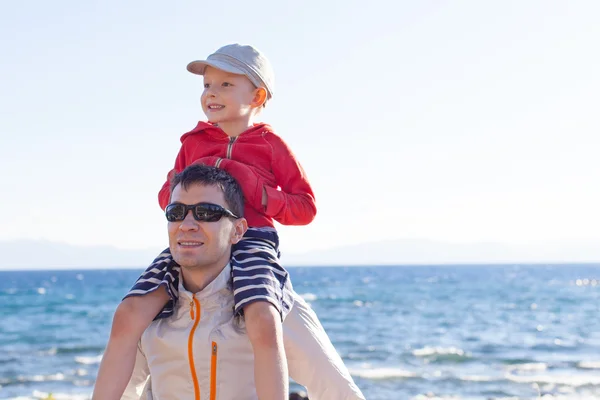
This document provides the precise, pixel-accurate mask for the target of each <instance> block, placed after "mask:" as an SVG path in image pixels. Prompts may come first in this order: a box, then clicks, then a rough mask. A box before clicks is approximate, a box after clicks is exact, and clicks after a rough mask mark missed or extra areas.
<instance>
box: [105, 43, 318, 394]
mask: <svg viewBox="0 0 600 400" xmlns="http://www.w3.org/2000/svg"><path fill="white" fill-rule="evenodd" d="M187 69H188V71H190V72H191V73H194V74H197V75H203V76H204V92H203V93H202V97H201V103H202V110H203V111H204V113H205V114H206V116H207V118H208V122H199V123H198V125H197V126H196V128H195V129H194V130H192V131H191V132H188V133H186V134H185V135H183V136H182V137H181V142H182V146H181V150H180V151H179V154H178V155H177V159H176V161H175V168H174V169H173V170H172V171H171V172H170V173H169V175H168V179H167V182H165V184H164V185H163V187H162V189H161V190H160V192H159V196H158V197H159V203H160V206H161V207H162V208H163V209H164V208H165V207H166V206H167V205H168V203H169V180H170V178H171V176H172V175H173V174H175V173H178V172H181V171H182V170H183V169H185V167H187V166H188V165H190V164H194V163H201V164H207V165H211V166H216V167H219V168H222V169H225V170H226V171H228V172H229V173H230V174H231V175H232V176H233V177H234V178H236V180H237V181H238V182H239V183H240V185H241V186H242V190H243V192H244V196H245V200H246V205H245V210H244V213H245V218H246V219H247V221H248V225H249V227H250V228H249V229H248V231H247V233H246V235H245V236H244V239H243V240H241V241H240V242H239V243H238V244H236V245H235V246H234V248H233V251H232V259H231V265H232V270H233V289H234V300H235V313H236V314H239V315H242V314H243V315H244V320H245V323H246V330H247V334H248V337H249V339H250V342H251V344H252V347H253V350H254V366H255V368H254V371H255V372H254V374H255V383H256V391H257V395H258V397H259V398H260V399H261V400H270V399H273V400H282V399H287V398H288V368H287V362H286V359H285V351H284V348H283V339H282V328H281V324H282V320H283V319H284V318H285V316H286V314H287V313H288V312H289V310H290V309H291V307H292V305H293V299H292V295H291V292H292V290H293V289H292V285H291V282H290V279H289V276H288V273H287V271H286V270H285V269H283V268H282V267H281V265H280V264H279V250H278V246H279V243H278V242H279V239H278V236H277V232H276V230H275V229H274V224H273V220H275V221H278V222H279V223H281V224H285V225H305V224H308V223H310V222H311V221H312V220H313V219H314V217H315V214H316V206H315V199H314V195H313V192H312V189H311V187H310V184H309V182H308V180H307V178H306V175H305V173H304V171H303V169H302V167H301V166H300V164H299V163H298V161H297V160H296V158H295V157H294V155H293V153H292V151H291V150H290V149H289V148H288V146H287V145H286V144H285V142H284V141H283V140H282V139H281V138H280V137H278V136H277V135H276V134H275V133H273V131H272V129H271V128H270V127H269V126H268V125H266V124H262V123H255V122H254V120H255V118H256V117H257V115H258V114H259V113H260V111H261V109H262V108H263V107H264V106H265V104H266V102H267V101H268V100H270V99H271V97H272V95H273V83H274V79H273V71H272V69H271V66H270V64H269V62H268V60H267V59H266V58H265V57H264V56H263V55H262V54H261V53H260V52H259V51H258V50H256V49H255V48H253V47H251V46H241V45H237V44H232V45H227V46H224V47H222V48H220V49H219V50H217V51H216V52H215V53H214V54H211V55H210V56H209V57H208V58H207V59H206V60H203V61H194V62H191V63H190V64H188V66H187ZM181 245H182V246H190V247H196V246H201V244H198V243H182V244H181ZM161 260H165V262H164V263H161ZM170 261H171V258H170V253H169V251H168V249H167V250H165V251H164V252H163V253H162V254H161V255H159V257H158V258H157V259H156V260H155V262H154V263H153V264H152V265H151V267H149V268H148V269H147V270H146V272H145V273H144V274H142V276H141V277H140V278H139V279H138V281H137V282H136V284H135V285H134V287H133V288H132V290H131V291H130V292H129V293H128V294H127V296H126V297H125V299H124V300H123V302H122V303H121V304H120V305H119V307H118V308H117V311H116V312H115V316H114V320H113V326H112V330H111V336H110V340H109V343H108V346H107V349H106V351H105V353H104V357H103V361H102V364H101V366H100V371H99V373H98V379H97V381H96V386H95V390H94V396H93V397H94V399H99V400H106V399H118V398H120V396H121V395H122V393H123V390H124V389H125V386H126V385H127V382H128V381H129V378H130V376H131V372H132V370H133V366H134V362H135V354H136V350H137V344H138V342H139V340H140V337H141V335H142V333H143V332H144V330H145V329H146V328H147V327H148V326H149V325H150V323H151V322H152V321H153V319H155V318H164V317H168V316H169V315H170V314H171V313H172V308H173V302H174V301H175V300H176V299H177V288H178V279H179V277H178V274H177V271H174V270H172V269H169V268H167V267H165V268H161V267H160V266H161V265H169V264H170ZM157 266H158V267H157ZM232 379H235V377H232Z"/></svg>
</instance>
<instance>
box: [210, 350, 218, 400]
mask: <svg viewBox="0 0 600 400" xmlns="http://www.w3.org/2000/svg"><path fill="white" fill-rule="evenodd" d="M216 398H217V342H212V355H211V357H210V400H215V399H216Z"/></svg>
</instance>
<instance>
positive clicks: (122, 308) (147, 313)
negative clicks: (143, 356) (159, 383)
mask: <svg viewBox="0 0 600 400" xmlns="http://www.w3.org/2000/svg"><path fill="white" fill-rule="evenodd" d="M169 299H170V297H169V295H168V293H167V291H166V290H165V288H164V286H160V287H159V288H158V289H156V290H154V291H153V292H151V293H148V294H145V295H143V296H132V297H127V298H126V299H125V300H123V301H122V302H121V304H119V306H118V307H117V310H116V311H115V315H114V318H113V323H112V329H111V332H110V338H109V340H108V345H107V346H106V350H105V351H104V355H103V356H102V363H101V364H100V369H99V371H98V377H97V378H96V384H95V385H94V394H93V396H92V398H93V399H94V400H111V399H115V400H118V399H120V398H121V396H122V395H123V392H124V390H125V387H126V386H127V383H129V379H130V378H131V373H132V371H133V367H134V364H135V357H136V353H137V347H138V343H139V341H140V338H141V337H142V334H143V333H144V331H145V330H146V328H147V327H148V326H149V325H150V323H152V320H153V319H154V318H155V317H156V316H157V315H158V314H159V313H160V312H161V310H162V309H163V308H164V306H165V304H167V302H168V301H169Z"/></svg>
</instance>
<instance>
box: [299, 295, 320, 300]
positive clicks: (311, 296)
mask: <svg viewBox="0 0 600 400" xmlns="http://www.w3.org/2000/svg"><path fill="white" fill-rule="evenodd" d="M300 297H302V298H303V299H304V300H305V301H315V300H317V299H318V297H317V295H316V294H314V293H304V294H301V295H300Z"/></svg>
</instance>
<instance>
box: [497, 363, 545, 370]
mask: <svg viewBox="0 0 600 400" xmlns="http://www.w3.org/2000/svg"><path fill="white" fill-rule="evenodd" d="M506 368H507V369H508V370H510V371H545V370H547V369H548V364H546V363H540V362H538V363H534V362H532V363H524V364H511V365H510V366H508V367H506Z"/></svg>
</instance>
